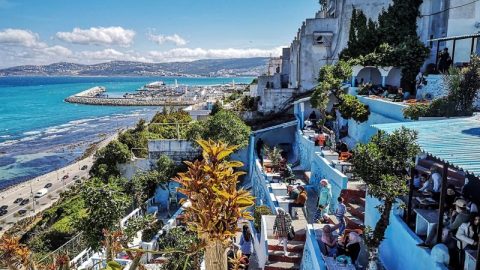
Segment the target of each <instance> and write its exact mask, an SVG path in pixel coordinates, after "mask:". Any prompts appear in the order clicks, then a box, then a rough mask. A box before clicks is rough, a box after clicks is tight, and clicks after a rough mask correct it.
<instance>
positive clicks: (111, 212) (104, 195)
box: [76, 178, 131, 250]
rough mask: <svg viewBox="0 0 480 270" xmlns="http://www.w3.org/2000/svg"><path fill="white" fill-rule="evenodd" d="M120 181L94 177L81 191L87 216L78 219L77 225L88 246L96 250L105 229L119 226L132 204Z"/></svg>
mask: <svg viewBox="0 0 480 270" xmlns="http://www.w3.org/2000/svg"><path fill="white" fill-rule="evenodd" d="M118 182H120V181H119V179H117V181H109V183H104V182H103V181H102V180H100V179H96V178H94V179H91V180H90V181H88V182H87V183H85V185H84V186H83V188H82V191H81V193H80V194H81V197H82V199H83V200H84V202H85V209H86V216H84V217H83V218H81V219H80V220H78V223H77V224H76V225H77V228H78V229H79V230H81V231H83V233H84V237H85V239H86V241H87V243H88V246H90V247H91V248H93V249H95V250H98V249H99V248H100V247H101V242H102V240H103V230H105V229H107V230H111V229H114V228H115V227H116V226H118V222H119V220H120V219H121V218H122V217H123V216H124V215H125V212H126V209H127V207H128V206H129V205H130V204H131V198H130V197H129V195H127V194H125V193H124V191H123V189H122V187H121V186H120V184H119V183H118Z"/></svg>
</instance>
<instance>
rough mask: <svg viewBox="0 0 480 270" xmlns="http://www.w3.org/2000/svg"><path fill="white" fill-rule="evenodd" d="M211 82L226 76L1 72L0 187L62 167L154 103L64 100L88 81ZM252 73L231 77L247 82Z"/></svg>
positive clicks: (116, 90)
mask: <svg viewBox="0 0 480 270" xmlns="http://www.w3.org/2000/svg"><path fill="white" fill-rule="evenodd" d="M175 79H177V80H178V83H179V84H186V85H214V84H225V83H231V82H232V79H231V78H146V77H140V78H138V77H131V78H130V77H122V78H118V77H114V78H110V77H101V78H99V77H95V78H88V77H10V78H9V77H3V78H0V104H1V105H0V188H2V187H5V186H8V185H11V184H15V183H18V182H21V181H24V180H26V179H30V178H33V177H35V176H38V175H41V174H44V173H46V172H49V171H52V170H55V169H57V168H60V167H63V166H65V165H66V164H68V163H71V162H72V161H74V160H75V159H76V158H77V157H79V156H81V153H82V152H83V151H84V150H85V148H86V147H87V146H88V145H89V144H90V143H92V142H94V141H98V140H100V136H99V135H100V134H113V133H115V131H116V129H117V128H120V127H124V126H133V125H134V124H135V123H136V122H137V121H138V120H139V119H140V118H146V119H148V118H150V117H151V116H152V115H153V114H154V113H155V112H156V111H158V110H160V109H161V108H158V107H107V106H91V105H79V104H70V103H66V102H64V101H63V100H64V99H65V98H66V97H68V96H70V95H72V94H74V93H77V92H80V91H82V90H85V89H88V88H90V87H93V86H97V85H98V86H105V87H106V88H107V92H108V93H112V94H114V95H122V94H124V93H125V92H133V91H134V90H135V89H137V88H139V87H141V86H143V85H145V84H147V83H149V82H153V81H158V80H162V81H164V82H165V83H167V84H173V83H174V80H175ZM251 80H252V78H235V82H236V83H249V82H251Z"/></svg>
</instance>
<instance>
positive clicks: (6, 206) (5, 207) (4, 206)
mask: <svg viewBox="0 0 480 270" xmlns="http://www.w3.org/2000/svg"><path fill="white" fill-rule="evenodd" d="M7 208H8V205H2V206H1V207H0V210H4V209H7Z"/></svg>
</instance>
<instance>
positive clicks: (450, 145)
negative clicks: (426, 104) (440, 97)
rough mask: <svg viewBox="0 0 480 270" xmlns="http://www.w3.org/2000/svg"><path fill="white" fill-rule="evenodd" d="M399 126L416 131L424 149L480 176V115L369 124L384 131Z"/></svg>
mask: <svg viewBox="0 0 480 270" xmlns="http://www.w3.org/2000/svg"><path fill="white" fill-rule="evenodd" d="M402 126H403V127H405V128H408V129H413V130H416V131H417V132H418V140H417V143H418V144H419V145H420V148H421V149H422V151H423V152H425V153H427V154H430V155H432V156H434V157H436V158H437V159H439V160H441V161H443V162H448V163H450V164H451V165H452V166H455V167H457V168H460V169H463V170H464V171H465V172H467V173H469V174H473V175H475V176H477V177H480V115H475V116H472V117H465V118H454V119H447V120H434V121H414V122H402V123H390V124H378V125H372V127H374V128H376V129H378V130H382V131H385V132H387V133H392V132H393V131H394V130H396V129H399V128H400V127H402Z"/></svg>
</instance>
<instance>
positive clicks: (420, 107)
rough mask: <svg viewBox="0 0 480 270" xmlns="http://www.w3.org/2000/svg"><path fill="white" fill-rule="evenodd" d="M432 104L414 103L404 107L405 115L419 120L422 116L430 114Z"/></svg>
mask: <svg viewBox="0 0 480 270" xmlns="http://www.w3.org/2000/svg"><path fill="white" fill-rule="evenodd" d="M429 110H430V105H428V104H412V105H410V106H408V107H406V108H405V109H403V116H404V117H405V118H407V119H412V120H418V119H419V118H420V117H424V116H427V115H428V112H429Z"/></svg>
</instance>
